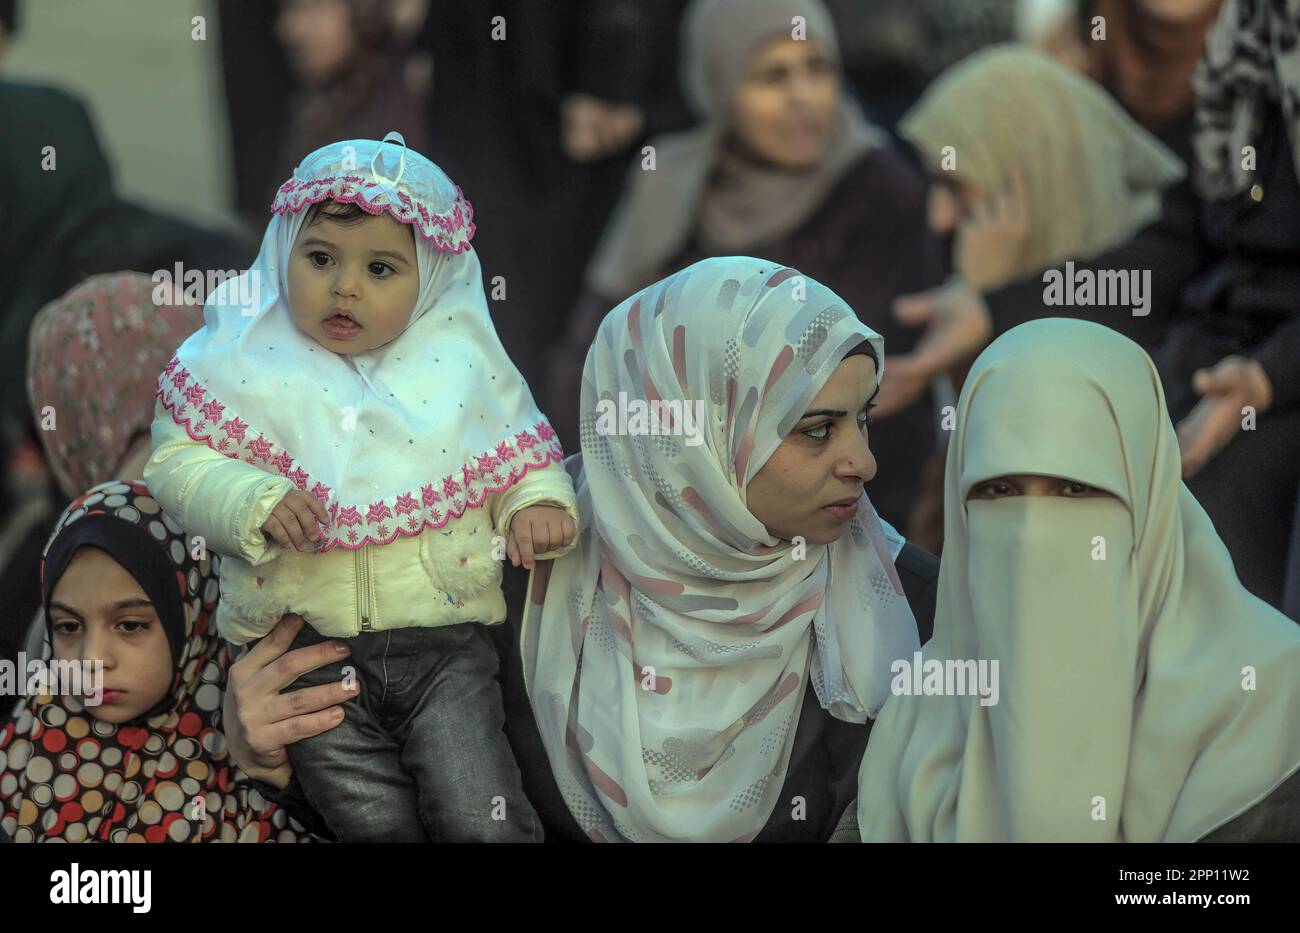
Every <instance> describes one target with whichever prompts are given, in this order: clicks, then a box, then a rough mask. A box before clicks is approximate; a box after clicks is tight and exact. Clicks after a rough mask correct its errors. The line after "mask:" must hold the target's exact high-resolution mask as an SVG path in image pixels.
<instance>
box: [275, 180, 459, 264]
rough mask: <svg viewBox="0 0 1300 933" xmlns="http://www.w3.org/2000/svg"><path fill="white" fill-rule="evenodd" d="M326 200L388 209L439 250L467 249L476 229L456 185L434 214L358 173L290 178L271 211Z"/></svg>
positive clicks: (370, 209)
mask: <svg viewBox="0 0 1300 933" xmlns="http://www.w3.org/2000/svg"><path fill="white" fill-rule="evenodd" d="M394 198H396V203H394ZM330 199H332V200H335V201H339V202H342V203H345V204H347V203H352V204H356V205H358V206H359V207H360V208H361V209H362V210H364V211H365V212H366V213H368V214H382V213H383V212H384V211H388V213H389V214H391V215H392V216H393V217H394V219H396V220H398V221H400V222H401V223H404V224H411V225H412V226H413V227H415V229H417V230H419V231H420V236H422V237H424V238H425V239H426V240H428V241H429V242H431V243H432V244H433V245H434V246H435V247H437V249H438V250H439V251H440V252H451V253H459V252H462V251H463V250H466V249H469V241H470V240H471V239H472V238H473V236H474V231H475V229H477V228H476V227H475V225H474V207H473V205H472V204H470V203H469V201H467V200H465V195H464V193H462V192H461V190H460V186H459V185H457V186H456V200H455V202H454V203H453V205H452V207H451V209H450V210H447V211H443V212H442V213H437V212H436V211H434V210H432V209H430V208H429V207H427V206H426V205H425V204H423V203H421V202H420V201H417V200H414V199H413V198H411V197H410V196H409V195H407V194H406V193H405V192H402V191H398V190H396V189H394V188H393V187H392V186H391V185H383V184H380V183H378V182H376V181H374V180H373V179H367V178H364V177H363V176H361V175H327V176H326V177H324V178H315V179H312V180H311V181H298V180H297V179H295V178H290V179H289V180H288V181H286V182H285V183H284V184H283V185H281V186H280V190H279V191H277V192H276V193H275V201H274V203H272V205H271V213H273V214H286V213H297V212H298V211H300V210H302V209H303V208H304V207H307V206H308V205H310V204H316V203H317V202H320V201H325V200H330Z"/></svg>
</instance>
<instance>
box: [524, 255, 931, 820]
mask: <svg viewBox="0 0 1300 933" xmlns="http://www.w3.org/2000/svg"><path fill="white" fill-rule="evenodd" d="M864 340H866V341H870V342H871V344H872V346H873V347H874V349H875V352H876V355H877V358H878V359H884V348H883V343H882V341H881V338H880V336H879V335H877V334H876V333H874V332H873V331H871V330H870V329H869V328H868V327H866V326H865V325H863V324H862V323H861V322H859V321H858V319H857V318H856V316H855V315H854V313H853V311H852V309H850V308H849V307H848V306H847V305H846V304H845V303H844V302H843V301H842V300H841V299H840V298H839V297H838V296H837V295H835V294H834V293H833V292H831V291H830V290H829V289H827V288H825V287H824V286H822V285H821V284H819V283H817V282H815V281H813V280H811V279H808V278H806V277H805V276H802V275H800V274H799V273H798V272H796V271H795V270H793V269H788V268H783V267H781V266H779V265H776V264H774V263H771V262H765V261H763V260H761V259H752V258H748V257H724V258H717V259H709V260H705V261H703V262H699V263H696V264H695V265H693V266H690V267H688V268H687V269H684V270H683V271H681V272H679V273H677V274H676V275H674V276H672V277H670V278H668V279H665V280H663V281H661V282H658V283H656V284H655V285H652V286H650V287H649V288H646V289H644V290H642V291H641V292H638V293H637V294H636V295H634V296H632V297H631V298H629V299H628V300H627V301H624V302H623V303H622V304H620V305H619V306H618V307H617V308H615V309H614V310H613V311H612V312H610V314H609V315H608V317H606V318H605V321H604V323H603V324H602V325H601V328H600V331H599V333H598V334H597V337H596V340H595V343H594V344H593V345H592V348H591V351H590V353H589V354H588V356H587V362H586V367H585V368H584V371H583V383H582V405H581V410H580V419H581V436H582V450H583V453H582V457H581V459H579V458H576V457H575V458H571V459H570V460H569V461H568V462H567V464H566V466H567V468H568V470H569V472H570V474H571V475H572V476H573V478H574V482H575V486H576V488H577V490H578V507H579V510H580V511H581V514H582V518H583V520H582V523H581V526H582V528H583V531H582V534H581V535H580V538H579V543H578V547H577V548H575V549H574V551H572V552H571V553H570V554H568V555H567V556H565V557H563V558H561V559H559V560H557V561H555V562H553V565H552V566H550V567H549V568H548V567H547V565H542V566H541V567H539V570H538V573H537V574H536V575H535V577H534V579H533V582H532V587H531V592H530V596H529V601H528V605H527V608H526V611H525V617H524V632H523V654H524V668H525V679H526V682H527V685H528V689H529V695H530V697H531V699H532V703H533V708H534V712H535V714H536V716H537V719H538V725H539V728H540V731H541V734H542V737H543V741H544V743H545V745H546V749H547V753H548V755H549V757H550V761H551V765H552V769H553V770H554V772H555V775H556V778H557V781H558V783H559V786H560V789H561V791H562V793H563V795H564V797H565V800H566V802H567V803H568V806H569V808H570V810H571V811H572V813H573V815H574V816H575V818H576V819H577V820H578V822H579V824H580V825H581V826H582V828H583V829H584V831H585V832H587V833H588V835H589V836H591V837H592V838H593V839H598V840H608V841H622V840H628V841H683V840H692V841H712V842H723V841H747V840H749V839H752V838H753V837H754V836H755V835H757V834H758V832H759V831H760V830H761V829H762V827H763V826H764V824H765V823H766V822H767V819H768V817H769V816H770V814H771V813H772V810H773V809H774V808H775V807H776V806H777V805H778V803H779V801H778V800H777V795H778V793H779V790H780V788H781V786H782V784H783V781H784V776H785V772H786V768H787V766H788V762H789V753H790V745H791V740H792V738H793V733H794V726H795V723H796V722H797V721H798V716H799V711H800V708H801V705H802V703H803V699H804V696H805V691H806V687H807V681H808V679H809V678H811V679H812V682H813V685H814V687H815V689H816V693H817V696H818V698H819V700H820V701H821V703H822V705H823V706H824V707H826V708H827V709H828V710H830V712H831V713H832V714H833V715H834V716H836V717H838V718H840V719H844V720H849V721H855V722H863V721H865V720H866V719H867V717H869V716H874V715H875V714H876V713H877V711H879V709H880V707H881V706H882V705H883V703H884V700H885V698H886V695H887V693H888V684H889V679H890V678H889V667H890V664H891V662H892V661H893V660H894V659H896V658H899V657H910V656H911V653H912V652H913V651H914V650H916V648H917V647H918V644H917V630H916V622H915V620H914V618H913V617H912V613H911V610H910V609H909V607H908V605H907V602H906V600H905V599H904V597H903V592H902V586H901V584H900V583H899V580H898V577H897V575H896V573H895V572H894V567H893V560H894V557H895V556H896V555H897V553H898V550H899V549H900V548H901V546H902V539H901V538H900V537H899V536H898V535H897V532H895V531H894V530H893V529H892V528H890V527H889V526H888V525H886V524H885V523H884V522H882V521H881V520H880V519H879V518H878V517H877V515H876V513H875V511H874V509H873V508H872V507H871V504H870V502H869V500H868V499H867V498H866V497H865V496H864V497H863V499H862V505H861V508H860V511H859V514H858V516H857V517H856V518H855V519H854V520H853V521H852V522H851V524H850V526H849V530H848V531H847V532H846V533H845V534H844V536H843V537H842V538H841V539H840V540H838V541H836V542H834V543H833V544H831V545H829V546H827V545H807V549H806V552H802V551H801V550H800V548H799V547H798V546H797V545H796V544H793V543H792V542H790V541H783V540H779V539H777V538H774V537H773V536H772V535H770V534H769V533H768V531H767V529H766V528H765V527H764V526H763V525H762V523H761V522H759V520H758V519H757V518H755V517H754V515H753V514H752V513H751V512H750V511H749V509H748V508H747V506H746V497H747V489H748V486H749V483H750V481H751V480H752V479H753V478H754V476H755V475H756V474H757V473H758V471H759V470H760V469H761V468H762V466H763V464H764V463H765V462H766V461H767V460H768V458H769V457H770V456H771V455H772V453H773V452H774V451H775V450H776V448H777V447H778V446H779V445H780V443H781V442H782V440H783V439H784V438H785V436H786V435H787V434H788V433H789V431H790V430H791V428H792V427H793V425H794V424H795V423H796V422H797V421H798V419H799V418H800V417H801V416H802V415H803V413H804V411H805V410H806V408H807V405H808V403H809V402H810V401H811V400H812V399H813V397H814V396H815V395H816V394H817V393H818V391H820V389H821V387H822V386H823V385H824V384H825V383H826V381H827V380H828V379H829V378H830V376H831V373H832V372H833V371H834V370H835V368H836V367H837V366H838V365H839V363H840V362H841V361H842V360H843V359H844V357H845V355H846V354H848V353H849V351H850V350H852V349H853V348H854V347H855V346H857V345H858V344H860V343H861V342H863V341H864ZM620 396H622V397H623V398H624V399H625V400H626V404H627V405H629V406H631V405H634V404H637V403H640V404H645V403H648V402H649V401H652V400H654V401H664V402H669V403H672V402H678V403H681V402H685V403H687V404H689V405H692V410H693V411H694V410H696V409H695V408H694V403H700V405H701V408H702V412H703V418H702V423H700V424H698V425H696V426H695V430H696V431H697V432H698V433H697V434H696V435H695V436H693V437H690V438H687V437H686V436H684V434H683V431H685V430H686V429H688V428H690V427H691V424H690V423H689V422H688V421H687V419H686V418H685V417H684V415H683V417H682V418H680V419H678V418H677V417H676V416H675V415H670V416H668V417H667V418H666V419H665V421H662V422H660V421H655V420H654V419H653V416H652V419H651V424H652V425H654V427H652V428H650V429H649V431H647V432H643V433H641V434H639V435H637V436H625V435H618V434H615V433H611V432H610V431H609V430H608V427H609V425H608V424H606V425H604V426H602V427H599V428H598V425H597V413H598V411H599V409H598V407H597V406H598V403H599V402H601V401H605V400H608V401H610V402H614V403H617V401H618V400H619V398H620ZM674 427H675V428H676V429H677V430H674ZM688 441H690V442H689V443H688ZM697 441H698V443H696V442H697Z"/></svg>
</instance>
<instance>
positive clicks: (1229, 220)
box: [987, 108, 1300, 411]
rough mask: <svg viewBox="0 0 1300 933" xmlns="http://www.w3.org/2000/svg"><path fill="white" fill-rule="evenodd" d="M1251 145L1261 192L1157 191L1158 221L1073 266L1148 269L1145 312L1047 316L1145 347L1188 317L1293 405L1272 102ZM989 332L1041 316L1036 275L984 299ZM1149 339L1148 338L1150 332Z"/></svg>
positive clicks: (1295, 276) (1279, 148) (1287, 224)
mask: <svg viewBox="0 0 1300 933" xmlns="http://www.w3.org/2000/svg"><path fill="white" fill-rule="evenodd" d="M1267 127H1268V132H1267V134H1266V135H1265V136H1264V137H1263V138H1262V139H1260V140H1259V141H1258V143H1257V156H1258V165H1259V172H1258V177H1259V179H1260V181H1259V185H1260V187H1261V188H1262V189H1263V198H1262V200H1261V201H1259V202H1258V203H1256V202H1255V201H1254V200H1253V199H1252V198H1251V196H1250V194H1249V193H1242V194H1241V195H1239V196H1238V197H1236V198H1233V199H1231V200H1228V201H1221V202H1205V201H1202V200H1201V199H1200V198H1199V197H1197V196H1196V194H1195V192H1194V191H1193V189H1192V184H1191V182H1190V181H1184V182H1182V183H1181V184H1179V185H1177V186H1175V187H1174V188H1171V189H1169V191H1167V192H1166V193H1165V198H1164V204H1163V212H1162V215H1161V217H1160V219H1159V220H1158V221H1156V222H1155V223H1154V224H1152V225H1151V226H1149V227H1147V228H1145V229H1143V230H1141V231H1140V232H1139V233H1138V234H1137V235H1136V236H1135V237H1134V238H1133V239H1131V240H1129V241H1128V242H1126V243H1124V244H1123V245H1121V246H1119V247H1116V248H1115V249H1113V250H1111V251H1110V252H1108V253H1105V254H1103V255H1102V256H1100V257H1097V258H1095V259H1091V260H1084V261H1077V260H1076V261H1075V264H1074V265H1075V271H1076V273H1077V272H1078V271H1079V270H1080V269H1085V268H1086V269H1092V270H1098V269H1103V270H1105V269H1115V270H1130V269H1137V270H1150V271H1151V313H1150V314H1149V315H1148V316H1147V317H1145V318H1141V317H1132V316H1131V314H1130V313H1129V312H1128V311H1127V310H1126V309H1117V308H1105V307H1102V308H1052V309H1051V315H1050V316H1054V317H1076V318H1084V319H1087V320H1096V321H1097V322H1098V323H1102V324H1105V325H1107V326H1108V327H1112V328H1114V329H1115V330H1118V331H1120V332H1121V333H1123V334H1126V335H1128V336H1129V337H1131V338H1132V339H1134V340H1136V341H1138V342H1139V343H1143V344H1144V345H1146V346H1150V345H1152V344H1153V343H1155V342H1157V341H1158V339H1159V337H1160V336H1162V334H1163V332H1164V331H1165V329H1166V328H1167V327H1168V325H1169V324H1170V323H1171V322H1172V321H1173V320H1175V319H1177V320H1179V321H1188V320H1190V321H1192V322H1194V323H1195V324H1196V325H1197V330H1198V331H1199V332H1200V333H1203V334H1205V335H1207V336H1214V337H1221V338H1223V339H1224V340H1226V341H1228V342H1229V343H1230V344H1231V345H1232V346H1234V347H1236V351H1235V352H1238V353H1243V354H1246V355H1249V356H1251V357H1253V358H1255V359H1257V360H1259V362H1260V365H1262V366H1263V367H1264V370H1265V372H1267V373H1268V377H1269V381H1270V382H1272V383H1273V393H1274V401H1273V406H1274V409H1275V410H1278V411H1281V410H1284V409H1287V408H1291V407H1294V406H1295V405H1296V403H1297V402H1300V353H1298V352H1297V348H1300V258H1298V255H1300V254H1297V249H1296V247H1297V244H1298V243H1300V182H1298V181H1297V179H1296V173H1295V166H1294V162H1293V161H1292V158H1291V146H1290V142H1289V141H1288V139H1287V135H1286V127H1285V123H1284V121H1283V120H1282V116H1281V112H1280V111H1278V110H1277V109H1276V108H1275V109H1274V110H1273V112H1272V113H1271V114H1270V116H1269V119H1268V121H1267ZM987 301H988V306H989V311H990V313H991V314H992V315H993V321H994V326H995V329H996V330H997V331H998V332H999V333H1001V332H1003V331H1006V330H1009V329H1010V328H1012V327H1014V326H1016V325H1017V324H1020V323H1023V322H1025V321H1029V320H1033V319H1035V318H1039V317H1044V316H1047V315H1045V314H1044V307H1043V278H1042V275H1035V276H1033V277H1031V278H1029V279H1024V280H1021V281H1020V282H1017V283H1015V284H1013V285H1009V286H1007V287H1006V288H1002V289H999V290H998V291H995V292H993V293H992V294H990V295H988V296H987ZM1153 338H1155V339H1153Z"/></svg>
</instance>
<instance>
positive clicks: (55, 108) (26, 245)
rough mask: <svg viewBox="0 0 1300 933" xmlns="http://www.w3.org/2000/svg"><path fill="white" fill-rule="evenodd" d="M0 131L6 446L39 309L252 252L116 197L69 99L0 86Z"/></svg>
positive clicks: (82, 115)
mask: <svg viewBox="0 0 1300 933" xmlns="http://www.w3.org/2000/svg"><path fill="white" fill-rule="evenodd" d="M0 126H3V127H4V128H5V139H6V141H10V140H11V141H12V143H11V144H7V145H5V146H3V147H0V217H3V218H4V236H3V238H0V348H3V349H2V352H3V354H4V356H3V360H2V365H0V421H3V427H4V428H5V429H6V433H7V434H8V438H7V440H8V443H9V444H13V443H14V441H15V438H16V437H17V436H18V433H19V432H20V431H22V430H29V431H30V430H31V428H30V425H29V422H30V420H31V414H30V412H29V411H28V408H27V391H26V384H25V380H26V375H27V335H28V331H29V330H30V328H31V323H32V319H33V318H34V317H35V316H36V313H37V311H39V310H40V308H41V307H42V306H43V305H44V304H45V303H46V302H48V301H51V300H53V299H55V298H57V297H59V296H60V295H62V294H63V293H64V292H66V291H67V290H68V289H70V288H71V287H72V286H74V285H76V284H78V283H79V282H81V281H82V280H83V279H86V278H88V277H90V276H92V275H95V274H98V273H101V272H119V271H123V270H131V271H136V272H144V273H146V274H152V273H153V272H154V271H156V270H160V269H165V270H167V271H168V273H169V274H170V273H171V271H172V269H173V268H174V265H175V264H176V263H177V262H179V263H181V264H182V265H183V266H184V267H185V268H187V269H191V268H193V269H242V268H245V267H247V265H248V263H249V262H250V261H251V260H252V258H253V256H254V255H255V254H256V248H255V244H253V243H252V242H248V243H241V242H240V241H238V240H235V239H232V238H231V237H228V236H226V235H224V234H220V233H214V232H209V231H206V230H203V229H202V228H199V227H196V226H194V225H192V224H190V223H188V222H186V221H184V220H180V219H177V218H172V217H167V216H164V215H162V214H158V213H156V212H154V211H151V210H148V209H146V208H143V207H140V206H137V205H135V204H131V203H128V202H125V201H122V200H121V199H120V198H118V197H117V195H116V194H115V193H114V191H113V183H112V173H111V171H110V170H109V166H108V161H107V159H106V158H105V156H104V152H103V150H102V149H101V148H100V146H99V141H98V139H97V137H96V134H95V130H94V126H93V125H92V123H91V120H90V115H89V114H88V113H87V112H86V109H85V108H84V107H83V106H82V104H81V102H80V101H78V100H77V99H76V98H74V97H72V96H71V95H68V94H65V93H64V92H62V91H60V90H57V89H55V88H50V87H39V86H34V85H25V84H18V83H15V82H11V81H0ZM47 147H48V148H49V150H50V151H49V152H48V153H47V152H46V148H47Z"/></svg>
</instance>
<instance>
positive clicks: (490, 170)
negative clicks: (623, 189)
mask: <svg viewBox="0 0 1300 933" xmlns="http://www.w3.org/2000/svg"><path fill="white" fill-rule="evenodd" d="M679 3H680V0H546V2H545V3H536V2H532V0H494V2H492V3H488V2H485V0H460V2H455V3H453V2H449V0H434V2H432V3H430V4H429V11H428V16H427V20H426V28H425V30H424V32H423V34H422V35H421V36H420V37H419V38H418V39H417V41H416V45H417V46H418V47H419V48H422V49H424V50H426V51H428V52H430V53H432V55H433V59H434V93H433V101H432V115H431V119H430V124H431V129H432V135H433V141H432V143H431V144H430V151H429V152H427V153H425V154H426V155H428V156H429V158H430V159H432V160H433V161H434V162H436V163H437V164H438V165H439V166H440V167H441V168H442V169H443V170H444V171H446V172H447V174H448V175H449V176H450V177H451V179H452V180H453V181H454V182H455V183H456V184H457V185H459V186H460V187H461V190H462V191H463V192H464V194H465V197H466V198H467V199H468V200H469V202H470V203H471V204H472V205H473V206H474V222H475V224H477V225H478V229H477V230H476V231H475V234H474V249H475V250H476V251H477V252H478V254H479V261H480V262H481V263H482V266H483V279H484V285H485V287H486V289H487V293H488V296H489V301H488V308H489V310H490V311H491V314H492V319H493V323H494V324H495V326H496V330H497V334H498V336H499V337H500V338H501V342H502V344H503V345H504V346H505V349H506V352H507V353H508V354H509V356H510V358H511V360H512V361H513V362H514V364H515V365H516V366H517V367H518V369H519V371H520V373H521V375H523V377H524V380H525V381H526V382H527V383H528V384H529V385H530V386H532V387H533V394H534V396H535V397H537V398H538V400H539V401H542V402H543V408H544V410H547V411H548V413H550V412H552V411H553V410H554V408H555V402H554V401H553V400H550V401H543V399H542V393H541V392H540V391H538V388H539V387H540V385H541V383H542V377H543V373H544V365H545V362H546V350H547V348H548V347H549V346H550V345H551V344H552V343H553V342H554V341H555V340H556V338H557V337H558V336H559V335H560V334H561V333H562V330H563V324H564V317H563V316H564V314H565V313H566V312H567V311H568V309H569V308H570V307H572V305H573V302H574V300H575V298H576V296H577V294H578V291H579V287H580V283H581V278H582V270H583V268H584V266H585V264H586V262H587V258H588V257H589V256H590V255H591V252H592V250H593V249H594V247H595V244H596V239H597V238H598V237H599V235H600V231H601V230H602V229H603V228H604V225H605V220H606V217H607V216H608V215H609V212H610V210H611V209H612V208H613V205H614V202H615V200H616V199H617V197H618V193H619V187H620V185H621V183H622V180H623V177H624V174H625V171H626V165H627V158H628V152H627V151H624V152H620V153H616V154H614V155H611V156H610V157H608V158H605V159H603V160H600V161H598V162H592V163H589V164H578V163H576V162H574V161H572V160H571V159H570V158H569V157H568V155H567V154H566V153H565V151H564V148H563V145H562V127H563V121H562V104H563V101H564V99H565V98H566V97H567V96H568V95H569V94H572V93H576V92H581V93H587V94H591V95H593V96H595V97H599V98H601V99H604V100H611V101H620V102H631V103H637V104H645V103H646V100H647V97H648V95H649V92H650V90H651V88H650V86H649V85H650V83H651V81H652V79H653V74H654V68H655V66H656V64H657V63H658V61H659V59H658V58H657V54H658V52H659V51H660V49H661V48H662V47H663V46H664V44H665V42H664V39H665V38H669V37H672V36H674V35H675V25H676V24H675V23H674V22H672V20H671V16H672V15H673V11H674V9H675V7H676V6H677V5H678V4H679ZM665 15H666V16H668V17H670V19H668V20H665V19H664V18H663V17H664V16H665ZM498 18H499V21H498ZM498 27H499V28H498ZM670 27H671V28H670ZM666 29H667V31H666V32H665V30H666ZM499 30H504V39H502V38H501V37H500V32H499ZM494 31H496V35H495V37H494ZM572 449H574V450H576V448H572Z"/></svg>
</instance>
